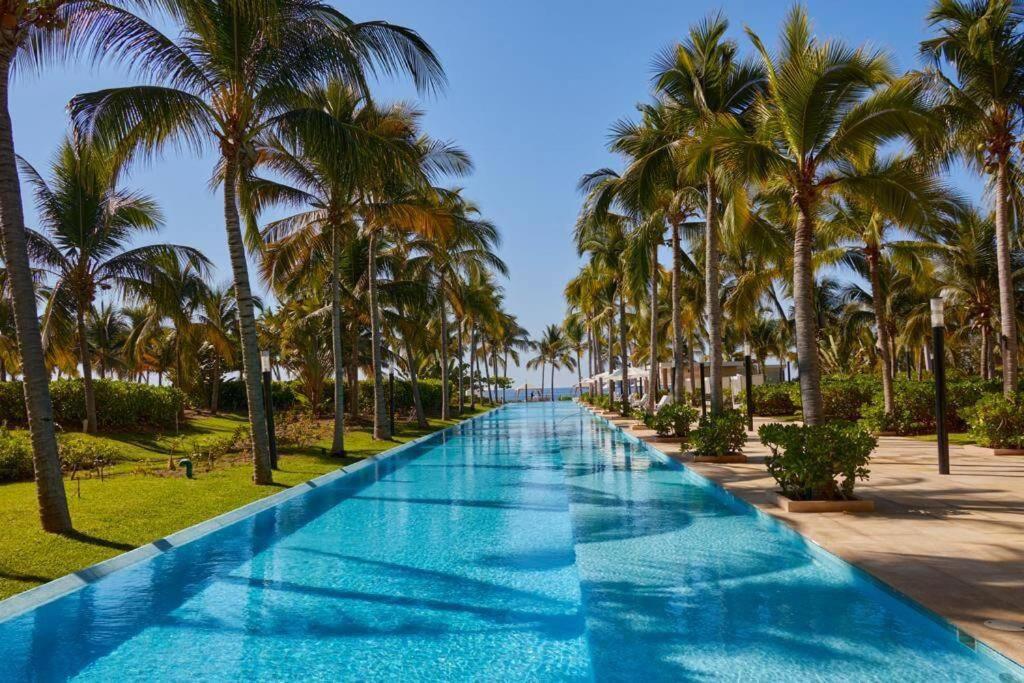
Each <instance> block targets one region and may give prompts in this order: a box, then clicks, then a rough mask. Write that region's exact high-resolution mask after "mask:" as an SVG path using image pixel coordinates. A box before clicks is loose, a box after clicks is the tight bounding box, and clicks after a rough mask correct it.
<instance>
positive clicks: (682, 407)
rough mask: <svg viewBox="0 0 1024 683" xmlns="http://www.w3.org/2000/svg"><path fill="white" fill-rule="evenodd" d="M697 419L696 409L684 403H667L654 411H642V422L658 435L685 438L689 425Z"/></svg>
mask: <svg viewBox="0 0 1024 683" xmlns="http://www.w3.org/2000/svg"><path fill="white" fill-rule="evenodd" d="M696 419H697V409H696V408H692V407H690V406H688V405H686V404H685V403H669V404H668V405H666V406H662V408H661V410H659V411H658V412H656V413H646V412H645V413H644V415H643V421H644V424H645V425H647V426H648V427H649V428H651V429H653V430H654V431H655V432H657V433H658V436H676V437H683V438H686V437H688V436H689V435H690V425H691V424H692V423H693V421H694V420H696Z"/></svg>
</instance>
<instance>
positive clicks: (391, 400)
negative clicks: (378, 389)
mask: <svg viewBox="0 0 1024 683" xmlns="http://www.w3.org/2000/svg"><path fill="white" fill-rule="evenodd" d="M388 417H389V419H390V420H391V436H394V435H395V368H394V367H392V368H391V369H390V370H389V371H388Z"/></svg>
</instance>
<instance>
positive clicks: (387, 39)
mask: <svg viewBox="0 0 1024 683" xmlns="http://www.w3.org/2000/svg"><path fill="white" fill-rule="evenodd" d="M158 5H161V6H164V7H165V8H166V9H167V10H168V12H169V14H170V15H171V16H172V17H173V18H174V19H175V20H176V21H177V22H178V24H179V25H180V27H181V36H180V39H179V40H178V41H177V42H174V41H173V40H171V39H170V38H167V37H165V36H163V35H160V34H157V33H155V32H152V34H147V38H146V40H145V41H130V42H131V47H135V48H137V51H138V53H139V54H138V55H137V57H136V59H135V63H136V64H138V65H139V66H140V68H143V69H146V70H148V71H149V72H150V73H151V74H152V75H153V76H154V77H155V78H157V79H158V80H159V81H161V82H163V83H165V84H166V85H161V86H157V85H142V86H129V87H125V88H114V89H109V90H102V91H98V92H93V93H88V94H85V95H79V96H77V97H76V98H75V99H74V100H72V102H71V105H70V108H71V111H72V116H73V118H74V120H75V123H76V127H77V129H78V130H80V131H82V132H83V133H85V134H87V135H89V136H91V137H94V138H97V139H99V140H102V141H105V142H107V143H108V144H111V146H120V147H122V148H125V147H132V148H137V149H141V150H142V151H144V152H150V151H153V150H157V149H160V148H162V147H164V146H166V145H167V144H169V143H172V142H178V143H180V144H183V145H185V146H187V147H190V148H193V149H200V148H203V147H205V146H207V145H210V144H211V143H212V144H213V145H214V146H216V148H217V149H218V151H219V152H220V159H219V161H218V165H217V169H216V172H215V175H216V180H217V182H218V183H219V184H220V185H221V187H222V188H223V199H224V224H225V229H226V231H227V241H228V249H229V252H230V255H231V268H232V274H233V277H234V288H235V298H236V300H237V302H238V324H239V336H240V337H241V340H242V370H243V372H242V375H243V377H244V379H245V385H246V396H247V399H248V409H249V424H250V429H251V433H252V440H253V452H254V457H253V464H254V475H253V480H254V482H255V483H257V484H269V483H271V482H272V480H273V477H272V474H271V470H270V451H269V445H268V440H267V438H268V437H267V425H266V414H265V411H264V406H263V400H262V396H261V391H260V386H261V383H260V381H261V380H260V349H259V345H258V340H257V333H256V319H255V314H254V306H253V295H252V289H251V287H250V283H249V270H248V265H247V263H246V245H245V241H244V240H243V235H242V225H241V217H240V208H241V209H242V210H244V211H245V213H246V217H247V219H248V222H250V223H254V222H255V221H254V207H253V206H252V205H250V204H249V203H248V201H247V200H248V199H249V197H250V193H249V188H248V185H247V183H246V180H247V179H248V178H250V177H251V175H252V170H253V168H252V167H253V164H254V163H255V161H256V155H255V153H254V152H255V148H256V143H257V140H258V138H259V137H260V136H262V135H264V134H266V133H267V132H268V131H270V130H272V129H274V128H276V127H279V126H281V125H282V124H283V122H284V121H286V120H287V119H288V118H289V117H288V113H289V111H290V109H291V108H292V105H293V101H294V97H295V94H296V93H297V92H298V91H300V90H302V89H304V88H306V87H308V86H310V85H312V84H314V83H316V82H318V81H320V80H322V79H323V78H324V77H326V76H328V75H341V76H343V77H345V78H347V79H348V80H350V81H351V82H354V83H358V84H360V86H361V87H362V89H364V90H365V72H366V70H367V69H368V68H370V67H371V66H376V67H380V68H382V69H384V70H385V71H395V70H401V71H406V72H410V73H412V74H413V76H414V78H415V80H416V83H417V85H418V86H421V87H429V86H432V85H438V84H440V83H441V82H442V81H443V75H442V71H441V67H440V65H439V63H438V61H437V59H436V58H435V56H434V54H433V52H432V51H431V50H430V48H429V47H428V46H427V45H426V43H425V42H423V40H422V39H421V38H420V37H419V36H418V35H417V34H416V33H415V32H413V31H410V30H409V29H406V28H402V27H399V26H395V25H392V24H387V23H384V22H379V21H371V22H365V23H355V22H353V21H351V20H350V19H348V18H347V17H345V16H344V15H343V14H341V13H340V12H338V11H337V10H335V9H334V8H332V7H330V6H329V5H326V4H323V3H321V2H317V1H316V0H261V1H259V2H254V3H238V2H234V0H213V1H211V2H202V3H200V2H177V1H173V2H172V1H171V0H167V1H166V2H163V1H160V2H158ZM125 42H129V41H125ZM298 116H302V114H298ZM250 227H251V228H252V230H250V233H251V234H250V235H249V237H250V240H249V242H250V244H251V245H256V244H257V243H258V239H257V238H256V235H255V229H254V226H252V225H251V226H250Z"/></svg>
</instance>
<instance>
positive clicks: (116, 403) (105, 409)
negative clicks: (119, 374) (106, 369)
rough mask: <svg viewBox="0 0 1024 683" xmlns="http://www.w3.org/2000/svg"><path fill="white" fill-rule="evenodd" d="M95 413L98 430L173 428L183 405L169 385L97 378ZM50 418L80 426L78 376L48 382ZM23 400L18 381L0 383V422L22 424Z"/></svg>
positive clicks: (82, 396) (82, 390)
mask: <svg viewBox="0 0 1024 683" xmlns="http://www.w3.org/2000/svg"><path fill="white" fill-rule="evenodd" d="M93 386H94V388H95V392H96V412H97V415H96V417H97V420H98V422H99V428H100V429H101V430H106V431H111V430H122V429H136V428H138V427H173V426H174V425H175V421H176V420H178V419H180V418H181V415H182V411H183V410H184V408H185V395H184V394H183V393H182V392H180V391H179V390H177V389H174V388H173V387H156V386H153V385H151V384H141V383H138V382H121V381H117V380H104V379H98V380H95V381H94V382H93ZM50 395H51V397H52V399H53V417H54V421H56V422H57V424H59V425H61V426H62V427H65V428H68V429H81V427H82V421H83V420H85V388H84V386H83V384H82V380H80V379H61V380H57V381H55V382H50ZM26 420H27V417H26V414H25V400H24V395H23V394H22V386H21V382H3V383H0V421H3V422H7V423H10V424H19V425H24V424H25V422H26Z"/></svg>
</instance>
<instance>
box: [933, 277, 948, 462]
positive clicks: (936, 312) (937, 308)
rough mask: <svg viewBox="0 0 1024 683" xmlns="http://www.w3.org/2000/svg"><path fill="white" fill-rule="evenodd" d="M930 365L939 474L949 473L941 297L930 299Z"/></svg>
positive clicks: (944, 348)
mask: <svg viewBox="0 0 1024 683" xmlns="http://www.w3.org/2000/svg"><path fill="white" fill-rule="evenodd" d="M931 308H932V356H933V360H932V366H933V374H934V377H935V436H936V437H937V442H938V450H939V474H949V434H948V432H947V431H946V339H945V337H946V317H945V314H944V309H945V303H944V302H943V300H942V298H941V297H936V298H934V299H932V301H931Z"/></svg>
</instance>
